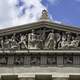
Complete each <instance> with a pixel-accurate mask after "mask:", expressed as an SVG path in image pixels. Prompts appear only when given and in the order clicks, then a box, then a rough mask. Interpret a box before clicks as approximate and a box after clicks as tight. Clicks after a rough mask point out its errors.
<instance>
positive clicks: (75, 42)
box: [70, 37, 80, 47]
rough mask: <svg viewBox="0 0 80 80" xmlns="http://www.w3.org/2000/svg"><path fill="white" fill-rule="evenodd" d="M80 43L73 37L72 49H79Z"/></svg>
mask: <svg viewBox="0 0 80 80" xmlns="http://www.w3.org/2000/svg"><path fill="white" fill-rule="evenodd" d="M79 42H80V41H79V40H78V39H77V38H75V37H72V41H71V44H70V47H78V45H79Z"/></svg>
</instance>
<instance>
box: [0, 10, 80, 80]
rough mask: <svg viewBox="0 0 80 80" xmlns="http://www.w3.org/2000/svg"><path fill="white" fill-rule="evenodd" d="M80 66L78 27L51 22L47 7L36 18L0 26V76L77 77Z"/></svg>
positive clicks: (12, 78) (15, 79) (14, 79)
mask: <svg viewBox="0 0 80 80" xmlns="http://www.w3.org/2000/svg"><path fill="white" fill-rule="evenodd" d="M79 67H80V29H79V28H75V27H71V26H66V25H63V24H57V23H53V22H51V21H50V20H49V18H48V14H47V12H46V10H43V12H42V15H41V18H40V20H39V21H38V22H35V23H31V24H27V25H21V26H16V27H14V28H8V29H3V30H0V77H1V78H0V79H1V80H18V79H19V80H28V79H29V80H43V79H47V80H76V79H78V80H79V79H80V76H79V75H80V68H79ZM36 76H37V77H36ZM77 76H78V77H77ZM73 77H74V78H73Z"/></svg>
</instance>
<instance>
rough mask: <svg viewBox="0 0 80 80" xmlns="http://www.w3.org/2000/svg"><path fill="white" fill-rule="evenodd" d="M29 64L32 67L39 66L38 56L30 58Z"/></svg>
mask: <svg viewBox="0 0 80 80" xmlns="http://www.w3.org/2000/svg"><path fill="white" fill-rule="evenodd" d="M30 63H31V64H32V65H39V64H40V57H39V56H34V57H31V61H30Z"/></svg>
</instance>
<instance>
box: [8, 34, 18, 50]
mask: <svg viewBox="0 0 80 80" xmlns="http://www.w3.org/2000/svg"><path fill="white" fill-rule="evenodd" d="M9 41H10V45H11V47H10V48H11V49H16V48H18V44H17V41H16V40H15V36H14V35H13V36H12V37H11V39H9Z"/></svg>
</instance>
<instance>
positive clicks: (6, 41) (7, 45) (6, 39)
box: [4, 36, 10, 49]
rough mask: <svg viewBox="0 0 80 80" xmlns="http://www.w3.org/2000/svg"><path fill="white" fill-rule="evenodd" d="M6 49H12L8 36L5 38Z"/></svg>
mask: <svg viewBox="0 0 80 80" xmlns="http://www.w3.org/2000/svg"><path fill="white" fill-rule="evenodd" d="M4 48H7V49H10V40H9V38H8V36H5V40H4Z"/></svg>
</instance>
